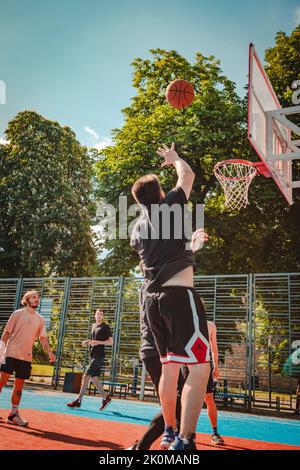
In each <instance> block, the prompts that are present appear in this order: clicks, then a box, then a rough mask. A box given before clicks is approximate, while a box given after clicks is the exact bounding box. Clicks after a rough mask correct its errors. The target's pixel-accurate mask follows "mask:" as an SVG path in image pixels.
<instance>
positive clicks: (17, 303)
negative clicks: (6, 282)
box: [14, 277, 23, 311]
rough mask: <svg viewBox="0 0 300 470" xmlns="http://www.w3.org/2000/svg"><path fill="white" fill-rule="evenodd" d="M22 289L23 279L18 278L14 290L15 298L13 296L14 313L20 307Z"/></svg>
mask: <svg viewBox="0 0 300 470" xmlns="http://www.w3.org/2000/svg"><path fill="white" fill-rule="evenodd" d="M22 287H23V278H22V277H20V278H19V279H18V283H17V290H16V296H15V305H14V311H15V310H17V309H18V308H19V307H20V302H21V295H22Z"/></svg>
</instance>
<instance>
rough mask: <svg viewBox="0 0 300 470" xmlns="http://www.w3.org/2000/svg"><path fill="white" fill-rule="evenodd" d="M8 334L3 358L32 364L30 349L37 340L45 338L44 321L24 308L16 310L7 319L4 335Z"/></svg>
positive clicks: (40, 316) (35, 313) (37, 314)
mask: <svg viewBox="0 0 300 470" xmlns="http://www.w3.org/2000/svg"><path fill="white" fill-rule="evenodd" d="M6 332H8V333H9V335H10V336H9V340H8V343H7V348H6V353H5V357H13V358H15V359H20V360H22V361H28V362H32V347H33V343H34V342H35V340H36V339H37V338H43V337H46V336H47V332H46V327H45V319H44V318H43V317H42V315H40V314H39V313H37V312H34V313H30V312H29V311H28V310H27V309H26V308H22V309H20V310H16V311H15V312H14V313H13V314H12V315H11V316H10V318H9V320H8V322H7V324H6V326H5V328H4V333H6Z"/></svg>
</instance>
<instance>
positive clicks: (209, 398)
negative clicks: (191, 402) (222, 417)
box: [205, 393, 218, 428]
mask: <svg viewBox="0 0 300 470" xmlns="http://www.w3.org/2000/svg"><path fill="white" fill-rule="evenodd" d="M205 403H206V406H207V414H208V416H209V420H210V424H211V427H212V428H216V427H217V419H218V418H217V415H218V412H217V407H216V404H215V400H214V394H213V393H207V394H206V395H205Z"/></svg>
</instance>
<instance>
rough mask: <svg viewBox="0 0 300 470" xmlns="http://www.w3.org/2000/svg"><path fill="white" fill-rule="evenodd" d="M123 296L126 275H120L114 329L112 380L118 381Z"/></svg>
mask: <svg viewBox="0 0 300 470" xmlns="http://www.w3.org/2000/svg"><path fill="white" fill-rule="evenodd" d="M123 296H124V277H123V276H120V277H119V291H118V297H117V304H116V323H115V331H114V342H113V350H112V355H111V357H112V363H111V373H110V375H111V379H110V380H111V382H115V381H116V377H117V367H118V354H119V350H120V336H121V335H120V329H121V313H122V305H123Z"/></svg>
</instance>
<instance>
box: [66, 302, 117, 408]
mask: <svg viewBox="0 0 300 470" xmlns="http://www.w3.org/2000/svg"><path fill="white" fill-rule="evenodd" d="M103 317H104V312H103V310H101V309H98V310H97V311H96V314H95V320H96V323H94V324H93V326H92V332H91V339H90V340H86V341H83V342H82V345H83V346H89V347H90V363H89V365H88V367H87V369H86V371H85V374H84V376H83V382H82V385H81V389H80V393H79V396H78V398H76V400H74V401H72V402H71V403H68V404H67V405H68V406H69V407H71V408H80V406H81V400H82V398H83V396H84V394H85V392H86V391H87V388H88V385H89V381H90V380H91V381H92V382H93V384H94V385H95V387H96V389H97V390H98V392H99V394H100V396H102V397H103V400H102V405H101V407H100V410H101V411H102V410H104V408H106V407H107V405H109V404H110V402H111V397H110V396H109V395H108V394H107V393H105V392H104V390H103V388H102V385H101V382H100V380H99V376H100V373H101V369H102V366H103V363H104V358H105V346H111V345H112V344H113V338H112V333H111V329H110V327H109V326H108V325H107V324H106V323H104V322H103Z"/></svg>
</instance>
